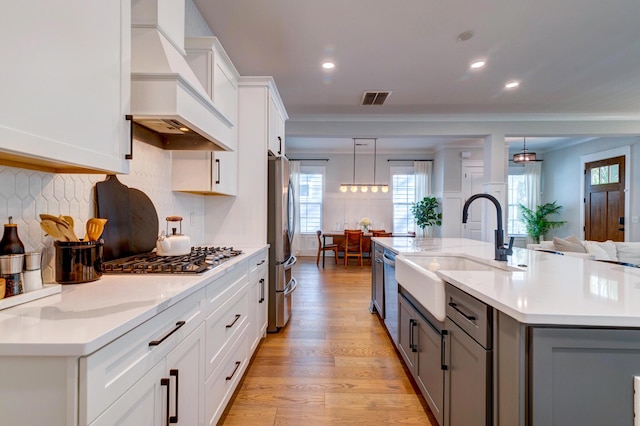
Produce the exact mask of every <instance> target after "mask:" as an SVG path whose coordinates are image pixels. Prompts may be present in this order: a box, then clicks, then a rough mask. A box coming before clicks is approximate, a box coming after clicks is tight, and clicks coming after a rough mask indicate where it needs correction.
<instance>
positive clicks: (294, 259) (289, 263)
mask: <svg viewBox="0 0 640 426" xmlns="http://www.w3.org/2000/svg"><path fill="white" fill-rule="evenodd" d="M297 261H298V258H297V257H295V256H291V257H290V258H289V260H287V262H286V263H285V264H284V269H290V268H292V267H293V265H295V264H296V262H297Z"/></svg>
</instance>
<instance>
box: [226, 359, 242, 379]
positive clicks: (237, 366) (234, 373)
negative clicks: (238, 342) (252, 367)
mask: <svg viewBox="0 0 640 426" xmlns="http://www.w3.org/2000/svg"><path fill="white" fill-rule="evenodd" d="M240 364H242V363H241V362H240V361H236V368H234V369H233V372H232V373H231V375H230V376H227V380H231V379H232V378H233V376H235V375H236V371H238V368H239V367H240Z"/></svg>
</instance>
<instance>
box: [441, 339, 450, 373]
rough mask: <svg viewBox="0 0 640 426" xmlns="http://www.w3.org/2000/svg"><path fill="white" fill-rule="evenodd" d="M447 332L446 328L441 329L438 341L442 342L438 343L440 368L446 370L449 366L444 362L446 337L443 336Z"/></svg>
mask: <svg viewBox="0 0 640 426" xmlns="http://www.w3.org/2000/svg"><path fill="white" fill-rule="evenodd" d="M448 334H449V332H448V331H447V330H442V335H441V336H440V341H441V342H442V344H441V345H440V369H441V370H448V369H449V367H448V366H447V363H446V362H445V347H446V344H447V339H446V337H445V336H447V335H448Z"/></svg>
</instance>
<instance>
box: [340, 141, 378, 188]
mask: <svg viewBox="0 0 640 426" xmlns="http://www.w3.org/2000/svg"><path fill="white" fill-rule="evenodd" d="M352 139H353V180H352V181H351V184H348V183H341V184H340V192H347V190H349V191H351V192H358V189H359V190H360V191H361V192H368V191H369V189H371V192H374V193H375V192H378V190H380V191H382V192H389V186H388V185H386V184H382V185H377V184H376V159H377V156H378V150H377V148H378V146H377V145H378V138H367V140H373V184H370V183H356V145H357V143H356V141H358V140H361V139H363V138H352Z"/></svg>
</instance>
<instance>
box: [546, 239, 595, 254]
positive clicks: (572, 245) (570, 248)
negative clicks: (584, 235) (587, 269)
mask: <svg viewBox="0 0 640 426" xmlns="http://www.w3.org/2000/svg"><path fill="white" fill-rule="evenodd" d="M553 246H554V247H555V249H556V250H558V251H566V252H571V253H586V252H587V250H585V248H584V246H583V245H582V243H581V242H580V240H578V239H577V238H576V237H574V236H573V235H572V236H571V237H567V238H565V239H562V238H558V237H553Z"/></svg>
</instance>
